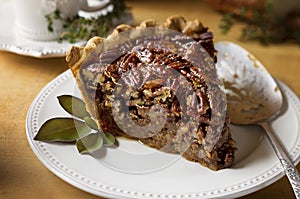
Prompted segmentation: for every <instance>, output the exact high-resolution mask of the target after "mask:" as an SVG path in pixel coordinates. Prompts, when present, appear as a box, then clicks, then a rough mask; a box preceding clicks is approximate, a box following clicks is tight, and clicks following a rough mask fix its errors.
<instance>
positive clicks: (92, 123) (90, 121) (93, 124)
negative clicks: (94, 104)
mask: <svg viewBox="0 0 300 199" xmlns="http://www.w3.org/2000/svg"><path fill="white" fill-rule="evenodd" d="M84 121H85V123H86V124H87V125H88V126H89V127H90V128H91V129H94V130H96V131H97V130H98V125H97V123H96V122H95V120H93V119H92V118H91V117H85V118H84Z"/></svg>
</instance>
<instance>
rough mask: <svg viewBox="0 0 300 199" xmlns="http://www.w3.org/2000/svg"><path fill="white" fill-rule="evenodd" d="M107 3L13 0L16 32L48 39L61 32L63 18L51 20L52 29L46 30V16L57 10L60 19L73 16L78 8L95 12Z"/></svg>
mask: <svg viewBox="0 0 300 199" xmlns="http://www.w3.org/2000/svg"><path fill="white" fill-rule="evenodd" d="M108 4H109V1H105V3H101V4H99V5H95V6H89V5H88V2H87V0H14V11H15V27H16V33H17V34H18V35H20V36H21V37H24V38H27V39H31V40H40V41H49V40H55V39H57V38H59V36H60V35H61V34H62V33H63V31H64V29H63V20H53V24H52V27H53V31H52V32H50V31H49V30H48V22H47V18H46V16H47V15H49V14H51V13H54V12H55V10H59V12H60V16H61V17H62V19H67V18H72V17H74V16H75V15H76V14H77V13H78V12H79V11H80V10H82V11H85V12H96V11H99V10H101V9H103V8H104V7H106V6H107V5H108Z"/></svg>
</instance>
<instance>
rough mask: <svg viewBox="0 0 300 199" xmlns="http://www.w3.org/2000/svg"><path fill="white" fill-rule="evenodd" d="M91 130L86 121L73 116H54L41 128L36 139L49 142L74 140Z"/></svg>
mask: <svg viewBox="0 0 300 199" xmlns="http://www.w3.org/2000/svg"><path fill="white" fill-rule="evenodd" d="M90 131H91V128H90V127H88V126H87V125H86V124H85V123H84V122H82V121H80V120H76V119H73V118H52V119H49V120H47V121H46V122H45V123H44V124H43V125H42V126H41V128H40V129H39V131H38V133H37V135H36V136H35V137H34V140H39V141H47V142H55V141H61V142H72V141H76V140H77V139H78V138H80V137H83V136H86V135H87V134H88V133H89V132H90Z"/></svg>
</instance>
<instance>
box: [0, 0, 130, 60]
mask: <svg viewBox="0 0 300 199" xmlns="http://www.w3.org/2000/svg"><path fill="white" fill-rule="evenodd" d="M127 17H128V19H127ZM130 17H131V18H130ZM125 18H126V19H124V18H123V19H121V21H122V22H127V21H128V23H129V22H132V16H127V15H126V16H125ZM14 23H15V17H14V9H13V2H12V1H9V0H0V50H4V51H9V52H13V53H17V54H20V55H26V56H31V57H38V58H49V57H64V56H65V52H66V50H68V49H69V48H70V47H71V46H73V45H76V46H82V45H84V44H85V43H86V41H79V42H76V43H73V44H71V43H69V42H67V41H64V42H63V43H58V42H57V41H33V40H28V39H25V38H23V37H21V36H20V35H18V34H17V32H15V26H14Z"/></svg>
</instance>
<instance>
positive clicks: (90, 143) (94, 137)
mask: <svg viewBox="0 0 300 199" xmlns="http://www.w3.org/2000/svg"><path fill="white" fill-rule="evenodd" d="M102 145H103V138H102V136H101V135H100V134H99V133H92V134H89V135H87V136H85V137H83V138H80V139H78V140H77V142H76V147H77V150H78V152H79V153H81V154H83V153H90V152H93V151H95V150H97V149H100V148H101V147H102Z"/></svg>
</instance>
